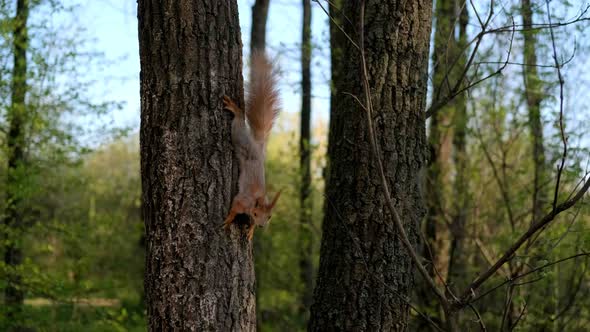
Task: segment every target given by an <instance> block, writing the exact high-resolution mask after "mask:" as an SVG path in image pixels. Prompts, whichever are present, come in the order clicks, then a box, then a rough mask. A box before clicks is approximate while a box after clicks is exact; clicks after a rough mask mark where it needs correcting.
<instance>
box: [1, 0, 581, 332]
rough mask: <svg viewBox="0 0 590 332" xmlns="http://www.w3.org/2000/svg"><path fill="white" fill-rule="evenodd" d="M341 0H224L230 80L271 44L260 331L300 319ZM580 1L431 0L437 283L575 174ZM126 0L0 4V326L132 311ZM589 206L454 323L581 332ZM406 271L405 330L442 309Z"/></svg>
mask: <svg viewBox="0 0 590 332" xmlns="http://www.w3.org/2000/svg"><path fill="white" fill-rule="evenodd" d="M343 2H344V1H338V0H333V1H324V0H320V1H317V2H316V1H309V0H303V1H294V0H270V4H269V0H266V1H264V0H257V1H256V4H255V1H254V0H240V1H238V9H239V15H240V25H241V30H242V41H243V44H244V51H243V53H244V63H245V65H246V68H245V71H244V77H245V78H247V77H248V75H247V73H248V69H247V62H248V61H247V60H246V59H248V58H249V55H250V53H251V49H256V48H266V50H267V51H268V53H269V54H271V55H272V56H274V57H276V58H277V60H278V63H279V64H280V68H281V80H280V89H281V96H282V99H283V105H284V111H283V113H282V114H281V117H280V119H279V122H278V125H277V126H276V128H275V130H274V132H273V135H272V137H271V140H270V143H269V147H268V159H269V160H268V162H267V165H268V166H267V177H268V180H267V183H268V185H269V187H270V191H271V192H274V191H276V190H278V189H280V188H283V193H282V197H281V200H280V202H279V204H278V207H277V211H276V213H275V214H274V217H273V219H272V222H271V223H270V225H269V226H268V227H267V228H265V229H263V230H261V231H260V230H259V231H257V232H256V233H255V235H254V240H253V241H254V243H253V247H254V261H255V271H256V287H257V288H256V305H257V309H256V315H257V321H258V329H259V330H260V331H302V330H305V329H306V326H307V321H308V319H309V312H308V309H309V306H310V304H311V301H312V293H313V287H314V285H315V281H316V275H317V270H318V266H319V256H320V243H321V236H322V221H323V219H324V209H325V208H327V207H328V206H329V204H330V202H325V197H326V196H325V194H324V187H325V185H324V177H325V176H326V173H327V169H328V162H327V160H328V158H327V156H326V153H327V147H328V130H329V125H328V124H329V119H330V97H331V95H332V96H337V97H338V98H344V96H343V95H342V94H338V93H342V91H335V89H334V87H333V85H332V84H331V83H330V80H331V78H330V77H331V75H332V73H331V70H332V69H331V68H332V67H331V64H332V61H338V59H339V56H340V55H339V53H338V52H339V51H340V50H339V49H333V50H332V52H331V49H330V48H331V46H330V45H331V44H330V34H331V33H332V34H336V33H340V31H339V29H338V27H335V26H334V25H332V28H331V27H330V18H329V16H328V14H330V15H332V17H333V22H336V23H337V24H340V25H344V24H349V23H348V22H347V18H346V17H344V16H343V15H341V12H340V10H339V9H338V8H340V6H341V3H343ZM589 6H590V4H589V3H588V2H585V1H584V0H570V1H557V0H554V1H549V2H546V1H545V0H496V1H488V0H485V1H482V0H474V1H467V2H465V1H463V0H435V3H434V4H433V21H432V34H431V36H432V37H431V41H430V50H431V52H430V53H431V54H430V58H429V69H428V76H429V77H428V95H427V98H426V99H427V105H426V110H427V111H428V112H430V113H428V115H429V116H430V117H429V120H428V122H427V128H426V131H427V134H428V143H429V150H430V151H429V152H430V154H429V156H428V167H427V168H426V169H425V171H424V178H423V182H424V183H423V187H424V189H423V192H424V202H425V206H426V210H427V215H426V217H425V218H424V220H423V221H422V223H421V225H420V227H419V228H420V232H419V234H414V235H412V236H416V238H417V239H418V240H417V241H416V242H417V243H418V245H417V251H418V253H419V254H420V255H421V257H422V261H423V263H424V265H425V267H426V269H427V271H428V273H429V274H430V276H431V278H432V279H433V280H434V281H435V282H436V283H437V285H440V286H441V287H451V288H456V289H463V288H465V287H466V286H468V285H469V284H470V283H471V281H472V280H473V279H474V277H476V276H478V275H479V274H480V273H481V272H482V271H485V270H486V269H487V268H488V267H489V266H490V265H492V264H493V263H494V262H495V261H496V260H498V258H499V257H500V255H501V254H502V253H504V252H505V251H506V250H507V249H508V247H510V245H511V244H512V243H513V242H514V241H515V239H517V238H518V237H519V236H520V235H521V234H522V233H523V232H525V231H526V230H527V229H529V227H530V225H532V224H534V223H536V222H538V221H540V220H542V219H543V216H544V215H545V214H546V212H547V211H550V210H551V208H552V206H553V207H555V205H554V204H553V202H554V200H555V199H557V202H562V201H565V200H567V199H569V198H571V195H570V193H572V192H573V191H575V190H576V189H578V188H579V187H580V186H581V185H582V183H583V181H582V180H583V179H584V178H586V177H587V176H588V171H589V167H588V166H589V162H590V135H589V134H588V128H590V98H588V97H589V96H590V71H589V70H588V69H587V68H589V67H590V56H589V54H590V53H589V52H590V38H588V36H589V35H590V9H589V8H590V7H589ZM135 7H136V4H135V2H117V1H114V0H97V1H74V0H63V1H60V0H13V1H1V2H0V219H1V220H2V221H3V222H2V223H1V224H0V235H1V238H0V241H1V242H0V243H1V244H2V246H1V248H0V253H2V257H3V260H2V261H0V289H2V294H1V295H0V298H2V299H3V301H2V302H3V305H2V306H1V307H0V331H7V330H10V329H16V330H18V329H20V330H22V327H23V326H26V327H28V328H32V329H34V330H36V331H144V330H146V328H147V326H146V310H145V305H144V299H145V297H144V291H143V270H144V261H145V250H146V247H145V246H146V242H145V236H144V224H143V220H142V212H141V203H142V202H141V177H140V169H139V168H140V162H139V157H140V156H139V133H138V132H139V57H138V53H139V51H138V46H137V21H136V17H137V12H136V8H135ZM267 17H268V19H267ZM304 18H305V19H304ZM253 22H254V23H255V24H253ZM265 25H266V36H264V33H262V34H263V36H262V37H261V36H260V31H262V32H264V30H265ZM257 29H258V30H257ZM368 47H370V45H368ZM457 82H458V83H457ZM344 92H346V91H344ZM451 96H452V98H451ZM400 130H401V129H400ZM564 147H565V156H566V158H564ZM558 174H559V179H557V175H558ZM556 183H558V186H559V187H560V191H559V194H555V185H556ZM555 195H557V196H555ZM554 196H555V197H554ZM335 199H337V198H335ZM379 209H382V207H380V208H379ZM589 212H590V205H589V204H588V202H587V195H586V197H582V198H581V199H580V200H579V201H578V202H577V203H576V204H575V205H574V206H572V207H570V208H569V209H568V210H567V211H565V212H563V213H561V214H559V215H558V216H555V220H553V221H551V222H550V223H549V224H548V226H544V227H543V228H542V231H541V232H538V233H536V234H540V235H538V236H537V235H535V236H533V237H531V238H529V239H527V242H526V244H525V245H524V246H523V247H521V248H520V250H518V251H517V253H516V254H514V255H511V259H510V261H509V262H507V264H505V265H503V266H502V267H501V268H500V269H498V270H497V271H496V272H495V273H494V274H493V275H492V276H491V277H490V279H489V281H487V283H486V284H485V286H484V287H483V289H480V291H479V292H477V295H476V300H475V301H473V302H472V304H470V305H472V306H473V308H474V309H473V312H477V315H473V314H472V313H471V311H469V310H467V311H466V312H465V313H463V314H462V315H461V316H459V319H458V324H459V325H460V326H463V327H464V328H465V330H478V329H480V328H481V325H480V323H479V322H478V320H481V321H484V322H485V324H486V326H487V329H488V330H489V331H511V330H519V331H588V330H590V272H589V271H588V267H589V264H590V260H589V258H588V255H589V254H590V213H589ZM221 222H222V220H220V224H221ZM351 242H354V240H351ZM400 250H403V249H400ZM414 280H415V287H414V290H413V294H412V296H411V297H410V298H408V299H407V300H408V301H409V302H411V303H412V304H413V306H414V307H415V310H412V311H411V314H410V319H409V321H410V323H409V325H410V330H412V331H429V330H431V329H433V328H434V327H433V324H431V323H430V322H428V320H433V321H434V322H435V323H437V324H438V325H442V321H444V313H443V310H442V308H441V307H440V304H439V303H438V302H437V301H436V297H435V296H433V295H432V294H430V293H429V292H430V290H429V289H428V286H427V285H426V283H425V282H424V279H423V278H422V277H421V276H420V274H418V273H415V278H414ZM424 317H429V318H428V319H426V318H424ZM478 317H479V318H478Z"/></svg>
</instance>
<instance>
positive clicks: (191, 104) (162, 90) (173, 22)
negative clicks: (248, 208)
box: [138, 1, 256, 331]
mask: <svg viewBox="0 0 590 332" xmlns="http://www.w3.org/2000/svg"><path fill="white" fill-rule="evenodd" d="M174 3H176V2H173V1H171V2H168V1H166V2H164V3H162V2H161V1H140V2H139V7H138V18H139V41H140V55H141V56H140V58H141V66H142V76H141V96H142V98H141V101H142V111H141V117H142V122H141V130H140V142H141V171H142V188H143V204H144V206H143V209H144V218H145V225H146V234H147V260H146V275H145V288H146V299H147V308H148V319H149V324H148V325H149V328H150V330H153V331H159V330H168V329H175V328H181V329H194V328H195V327H196V328H198V329H221V330H239V331H253V330H254V329H255V327H256V315H255V297H254V280H255V276H254V269H253V261H252V248H251V246H250V243H249V242H248V241H247V239H246V237H245V235H244V233H243V232H241V230H240V227H237V226H232V227H231V234H229V235H228V234H226V233H225V232H223V230H222V229H221V228H220V226H221V224H222V222H223V219H224V217H225V214H226V213H227V211H228V208H229V205H230V202H231V199H232V198H233V195H232V194H235V193H236V189H237V186H236V185H237V167H236V165H237V163H236V162H235V159H234V157H233V149H232V147H231V142H230V118H231V115H230V114H228V113H227V112H224V111H223V110H222V106H221V100H220V97H221V96H222V95H224V94H227V95H229V96H232V98H234V100H237V102H238V104H240V105H243V104H244V103H243V83H242V75H241V72H242V68H241V64H242V55H241V54H242V43H241V36H240V27H239V24H238V12H237V4H236V2H235V1H230V2H227V3H224V4H219V3H218V2H216V1H197V2H194V1H181V2H179V3H176V5H174ZM162 6H163V7H165V8H168V9H167V10H165V11H163V12H160V11H159V8H161V7H162ZM205 8H208V10H206V9H205ZM196 13H199V14H198V15H195V14H196ZM171 74H172V75H171Z"/></svg>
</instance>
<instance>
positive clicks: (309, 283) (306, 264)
mask: <svg viewBox="0 0 590 332" xmlns="http://www.w3.org/2000/svg"><path fill="white" fill-rule="evenodd" d="M310 122H311V1H310V0H303V24H302V31H301V133H300V136H299V169H300V172H301V188H300V193H299V194H300V197H299V199H300V204H301V215H300V218H301V219H300V222H301V232H300V235H299V236H300V240H299V241H300V250H301V252H300V258H299V259H300V260H299V268H300V270H301V271H300V273H301V282H302V284H303V292H302V295H301V311H302V312H303V313H304V315H305V316H306V315H307V312H308V310H309V307H310V306H311V301H312V298H313V263H312V255H313V252H312V240H313V238H312V237H313V233H312V231H311V230H312V226H311V222H312V220H311V209H312V205H311V200H310V195H311V146H310V142H311V123H310Z"/></svg>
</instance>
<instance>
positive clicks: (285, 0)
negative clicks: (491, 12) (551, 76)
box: [71, 0, 590, 130]
mask: <svg viewBox="0 0 590 332" xmlns="http://www.w3.org/2000/svg"><path fill="white" fill-rule="evenodd" d="M71 1H73V2H76V3H80V4H81V6H80V10H79V15H78V17H77V19H78V21H79V23H80V24H81V25H82V26H84V27H86V29H87V30H88V34H89V35H90V37H92V38H94V39H95V43H93V44H92V45H91V47H92V48H93V49H95V50H99V51H102V52H104V54H105V56H106V58H107V59H108V60H110V61H112V65H110V66H108V67H106V68H102V69H100V70H99V69H97V68H94V69H91V70H90V72H89V73H88V74H89V75H94V76H96V77H105V78H108V79H107V80H104V81H103V83H102V84H98V86H97V88H98V90H101V93H100V94H98V93H97V94H98V95H99V98H103V99H107V100H117V101H124V102H125V107H124V108H123V109H122V110H120V111H117V112H115V115H114V123H115V125H117V126H131V127H132V128H138V126H139V48H138V39H137V38H138V37H137V18H136V6H137V4H136V2H135V1H120V0H93V1H91V0H71ZM579 1H580V2H578V3H577V4H576V2H577V1H574V5H572V6H570V7H566V6H563V4H562V3H558V2H552V3H551V5H552V7H553V11H554V13H555V14H557V15H558V16H562V17H564V18H571V17H574V16H575V15H576V14H577V13H579V10H580V8H583V7H584V4H585V2H584V0H579ZM253 2H254V0H238V8H239V13H240V25H241V28H242V40H243V44H244V50H245V51H247V50H248V44H249V34H250V25H251V22H250V19H251V6H252V3H253ZM475 3H476V4H479V5H481V6H482V7H481V8H480V10H482V13H485V11H486V10H487V8H488V6H487V4H488V2H487V1H476V2H475ZM510 3H511V2H510V1H504V2H502V3H501V6H500V7H501V8H502V10H500V12H502V11H504V10H514V9H512V8H511V7H510ZM504 4H506V7H504ZM312 11H313V12H312V35H313V43H314V45H315V46H316V47H315V48H314V50H313V60H312V64H313V68H312V75H313V78H312V81H313V92H312V94H313V99H312V113H313V118H314V122H312V123H317V122H318V121H322V122H325V121H327V120H328V118H329V98H328V97H329V84H328V79H329V71H330V63H329V50H328V24H327V23H328V18H327V17H326V15H325V13H324V12H323V11H322V10H321V9H320V8H319V6H318V5H317V3H315V2H312ZM496 15H498V14H496ZM505 19H507V18H506V17H504V18H502V17H501V15H500V16H499V17H497V18H495V19H494V20H493V22H492V26H499V25H504V24H505V22H504V20H505ZM516 19H517V20H520V18H519V17H516ZM537 20H538V22H543V21H546V18H545V17H537ZM517 23H519V22H517ZM473 25H475V22H473ZM588 26H589V24H587V23H586V24H583V27H585V28H588ZM471 28H473V26H471ZM579 28H580V26H569V27H567V29H564V30H565V31H561V37H562V38H563V36H568V38H566V39H565V40H563V39H562V40H560V41H561V42H562V43H561V44H560V45H558V48H559V50H558V52H559V54H560V56H564V57H565V54H571V48H572V45H573V42H574V40H575V41H577V42H578V43H582V44H586V45H582V46H581V47H580V48H579V49H578V50H577V54H576V57H575V58H574V61H572V63H570V64H568V66H566V67H565V68H563V73H564V75H565V77H566V89H567V91H566V97H568V98H567V100H566V107H567V109H569V110H572V111H573V112H571V113H569V115H570V116H571V117H572V118H574V119H575V120H574V121H572V122H573V123H572V124H574V125H576V124H577V125H582V126H584V124H585V123H587V121H588V120H589V119H588V118H589V116H588V109H589V105H590V101H589V99H588V94H589V93H590V89H589V88H588V87H589V86H590V72H589V71H585V70H580V68H584V69H585V68H588V64H589V63H590V62H589V61H590V57H589V56H587V55H586V54H587V51H589V50H590V47H588V45H587V44H588V42H584V40H585V38H584V34H585V33H584V32H583V30H582V31H579V30H578V29H579ZM587 30H588V29H586V31H587ZM517 38H519V36H517ZM300 39H301V1H296V0H272V1H271V5H270V13H269V21H268V23H267V45H268V49H269V52H270V53H271V54H272V55H275V56H277V57H278V59H279V63H280V66H281V69H282V71H283V73H284V75H283V78H282V79H281V82H280V83H281V86H280V88H281V93H282V99H283V105H284V111H285V112H286V113H296V112H299V110H300V95H299V81H300V76H299V75H300V74H299V69H300V65H299V55H300V54H299V43H300ZM567 39H569V40H567ZM490 42H491V43H493V42H494V40H493V39H489V40H487V42H486V43H490ZM486 43H484V44H486ZM584 46H585V47H584ZM518 47H519V46H518V43H516V44H515V49H514V50H513V52H514V54H513V55H512V57H513V59H512V60H513V61H518V60H519V56H518V53H519V52H521V51H520V50H519V49H518ZM540 60H541V62H542V63H551V62H552V59H550V58H544V59H540ZM93 70H94V72H93ZM519 70H520V69H519V68H518V67H511V68H510V70H507V71H506V74H507V75H510V76H511V77H514V80H512V81H513V82H514V83H515V84H519V83H517V82H520V80H521V76H520V74H519V73H518V72H519ZM97 71H100V72H97ZM103 90H104V92H102V91H103ZM555 92H557V91H555V90H554V91H552V94H553V93H555ZM554 105H555V104H554ZM549 108H550V109H547V110H546V111H544V113H545V117H548V122H549V123H551V122H552V120H553V121H554V118H555V117H554V111H552V109H553V108H554V107H553V105H549ZM290 125H293V126H296V125H297V124H296V123H295V122H293V123H291V124H290ZM548 127H549V128H548V129H549V130H551V129H550V127H551V125H550V124H548Z"/></svg>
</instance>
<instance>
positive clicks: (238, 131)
mask: <svg viewBox="0 0 590 332" xmlns="http://www.w3.org/2000/svg"><path fill="white" fill-rule="evenodd" d="M250 70H251V73H250V82H249V83H250V84H249V86H248V90H247V96H246V111H245V112H244V111H243V110H242V109H240V108H239V107H238V106H237V105H236V104H235V103H234V102H233V101H232V99H231V98H230V97H228V96H223V105H224V109H226V110H229V111H230V112H232V113H233V114H234V118H233V120H232V126H231V137H232V144H233V146H234V150H235V153H236V156H237V157H238V160H239V167H240V176H239V180H238V183H239V192H238V194H237V195H236V196H235V197H234V199H233V201H232V205H231V209H230V211H229V214H228V215H227V218H226V219H225V222H224V223H223V227H224V228H225V229H228V227H229V226H230V225H231V224H232V222H233V220H234V218H235V217H236V216H237V215H238V214H247V215H249V217H250V220H251V223H250V226H249V228H248V240H252V237H253V235H254V229H255V226H259V227H263V226H265V225H266V224H267V223H268V221H269V220H270V218H271V216H272V214H271V213H272V210H273V208H274V206H275V204H276V203H277V200H278V199H279V196H280V195H281V192H280V191H279V192H278V193H277V194H276V195H275V196H274V198H273V200H272V201H271V202H270V203H269V201H268V198H267V197H266V183H265V178H264V161H265V160H266V144H267V142H268V137H269V134H270V131H271V129H272V126H273V124H274V122H275V120H276V118H277V116H278V114H279V111H280V106H279V104H280V102H279V93H278V90H277V88H276V85H277V73H276V71H275V70H274V69H273V64H272V63H271V62H270V61H269V59H268V58H267V56H266V55H265V54H264V53H261V52H260V53H255V54H253V56H252V63H251V67H250ZM246 122H247V123H248V125H246Z"/></svg>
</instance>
